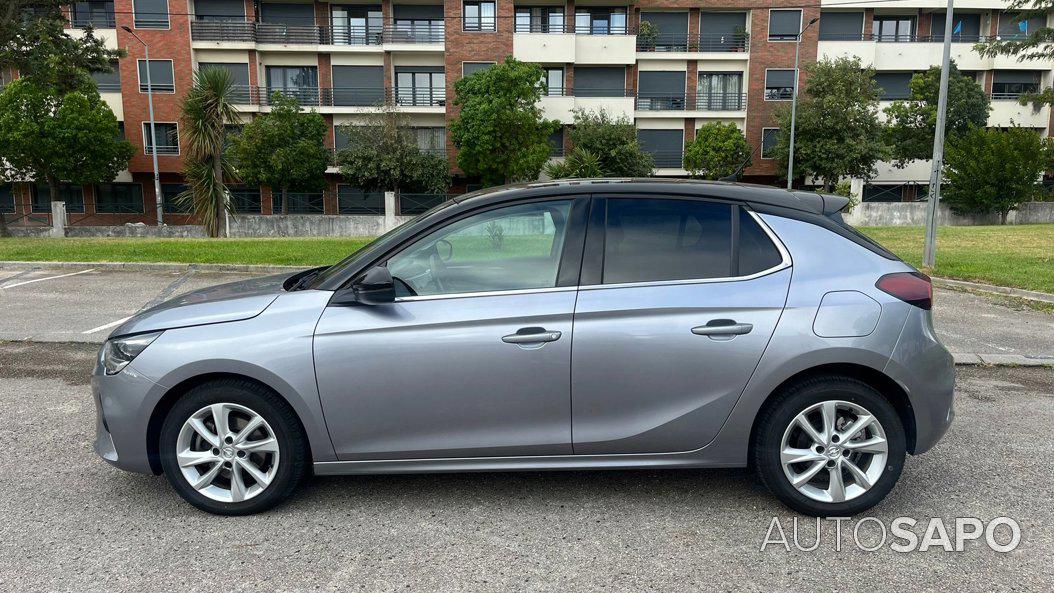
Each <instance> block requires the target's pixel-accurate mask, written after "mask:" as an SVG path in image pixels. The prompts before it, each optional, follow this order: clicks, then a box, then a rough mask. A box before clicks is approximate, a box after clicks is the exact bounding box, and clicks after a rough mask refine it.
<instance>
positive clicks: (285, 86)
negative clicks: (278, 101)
mask: <svg viewBox="0 0 1054 593" xmlns="http://www.w3.org/2000/svg"><path fill="white" fill-rule="evenodd" d="M275 93H281V94H282V95H284V96H286V97H293V98H295V99H296V100H297V101H298V102H299V103H300V104H301V105H318V104H319V93H318V68H317V67H315V66H268V67H267V99H270V98H271V95H273V94H275Z"/></svg>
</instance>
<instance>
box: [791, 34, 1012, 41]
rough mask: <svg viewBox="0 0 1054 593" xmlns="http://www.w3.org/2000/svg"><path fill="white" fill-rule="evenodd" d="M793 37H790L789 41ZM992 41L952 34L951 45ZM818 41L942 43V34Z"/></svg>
mask: <svg viewBox="0 0 1054 593" xmlns="http://www.w3.org/2000/svg"><path fill="white" fill-rule="evenodd" d="M793 39H794V36H793V35H792V36H791V40H793ZM992 39H994V37H992V36H991V35H962V34H953V35H952V43H985V42H987V41H990V40H992ZM820 41H876V42H878V43H942V42H943V41H944V34H943V33H942V34H938V35H915V34H913V33H912V34H908V33H895V34H888V35H884V34H879V33H821V34H820Z"/></svg>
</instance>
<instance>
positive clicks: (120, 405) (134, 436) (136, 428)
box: [91, 366, 160, 474]
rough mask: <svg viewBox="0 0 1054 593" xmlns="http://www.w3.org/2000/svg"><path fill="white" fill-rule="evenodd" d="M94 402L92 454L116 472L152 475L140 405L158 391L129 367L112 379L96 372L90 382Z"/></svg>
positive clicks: (144, 416) (146, 423)
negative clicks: (121, 470)
mask: <svg viewBox="0 0 1054 593" xmlns="http://www.w3.org/2000/svg"><path fill="white" fill-rule="evenodd" d="M91 388H92V398H93V399H94V400H95V444H94V447H93V448H94V449H95V453H96V454H97V455H98V456H99V457H102V458H103V460H105V461H106V462H107V463H109V464H111V465H113V466H115V467H118V468H120V469H123V470H126V471H130V472H136V473H143V474H152V473H155V472H154V470H153V468H152V467H151V465H150V458H149V450H148V448H147V428H148V426H149V423H150V414H149V410H146V409H145V408H146V407H145V406H144V405H143V402H144V401H146V400H148V398H149V397H150V395H151V393H152V392H153V391H155V390H158V389H160V387H159V386H158V385H157V384H156V383H154V382H153V381H151V380H150V379H148V378H147V377H144V376H143V375H140V374H138V373H137V372H136V371H135V370H134V369H133V368H132V367H131V366H128V367H126V368H125V369H124V370H122V371H121V372H120V373H118V374H116V375H106V374H105V373H103V372H102V370H101V369H99V368H97V369H96V370H95V372H94V373H93V374H92V378H91Z"/></svg>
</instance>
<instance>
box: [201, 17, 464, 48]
mask: <svg viewBox="0 0 1054 593" xmlns="http://www.w3.org/2000/svg"><path fill="white" fill-rule="evenodd" d="M445 37H446V25H445V24H444V22H443V21H441V20H438V19H433V20H405V21H404V20H400V21H398V22H394V23H388V24H386V25H384V26H382V27H365V26H351V25H341V24H334V25H332V26H324V25H314V24H307V23H305V24H303V25H288V24H284V23H266V22H255V21H234V20H230V21H227V20H202V19H199V20H195V21H193V22H191V23H190V38H191V39H192V40H194V41H226V42H238V41H241V42H256V43H278V44H283V45H350V46H359V45H380V44H382V43H443V42H444V39H445Z"/></svg>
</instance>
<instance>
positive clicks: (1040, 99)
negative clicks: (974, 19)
mask: <svg viewBox="0 0 1054 593" xmlns="http://www.w3.org/2000/svg"><path fill="white" fill-rule="evenodd" d="M1006 8H1007V12H1004V13H1002V14H1001V15H1000V16H999V19H1000V27H999V28H1000V34H999V35H998V36H996V37H994V38H991V40H990V41H987V42H985V43H979V44H977V45H976V46H975V49H977V51H978V52H980V54H981V55H982V56H984V57H989V58H994V57H996V56H1017V58H1018V60H1019V61H1025V62H1029V61H1032V62H1034V61H1041V60H1046V61H1049V60H1051V59H1054V28H1052V27H1049V26H1047V14H1049V13H1051V12H1054V0H1011V2H1010V3H1009V4H1008V5H1007V7H1006ZM1015 13H1016V14H1015ZM1011 15H1012V18H1013V21H1012V23H1011V25H1010V26H1011V28H1012V29H1014V32H1013V33H1010V34H1007V33H1005V32H1003V27H1002V23H1003V19H1006V18H1008V17H1011ZM1027 103H1033V104H1036V105H1043V104H1046V105H1051V104H1054V88H1052V87H1047V88H1045V89H1042V90H1041V91H1040V92H1038V93H1026V94H1025V95H1023V96H1022V97H1021V104H1022V105H1024V104H1027Z"/></svg>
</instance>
